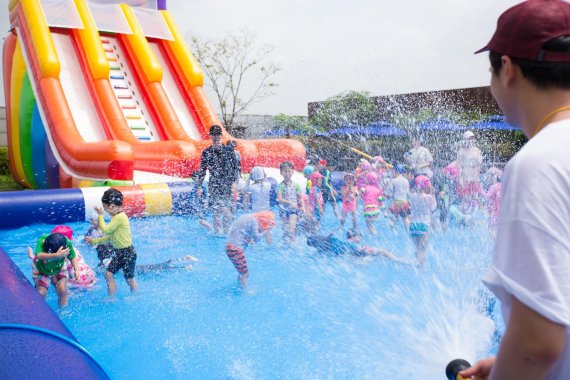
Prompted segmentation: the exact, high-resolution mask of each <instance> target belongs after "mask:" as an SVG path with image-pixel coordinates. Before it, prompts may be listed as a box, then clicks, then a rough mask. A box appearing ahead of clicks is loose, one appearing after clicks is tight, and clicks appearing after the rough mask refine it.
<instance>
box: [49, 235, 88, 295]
mask: <svg viewBox="0 0 570 380" xmlns="http://www.w3.org/2000/svg"><path fill="white" fill-rule="evenodd" d="M51 233H52V234H53V233H58V234H62V235H63V236H65V237H66V238H67V241H68V242H69V246H70V247H71V248H72V249H74V250H75V257H76V260H77V265H76V267H77V270H76V268H75V267H74V266H73V265H72V264H71V262H70V261H69V260H68V259H65V267H66V268H67V272H68V275H69V282H68V285H71V286H75V287H82V288H89V287H91V286H93V284H95V272H94V271H93V269H92V268H91V267H90V266H89V264H87V263H86V262H85V259H83V255H82V254H81V252H80V251H79V249H78V248H77V247H76V246H75V245H74V244H73V230H72V229H71V227H69V226H57V227H55V228H54V229H53V230H52V231H51Z"/></svg>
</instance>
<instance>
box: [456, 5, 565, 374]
mask: <svg viewBox="0 0 570 380" xmlns="http://www.w3.org/2000/svg"><path fill="white" fill-rule="evenodd" d="M569 36H570V3H568V2H566V1H562V0H550V1H545V0H540V1H539V0H531V1H527V2H524V3H522V4H519V5H516V6H514V7H512V8H510V9H509V10H507V11H506V12H505V13H503V14H502V15H501V17H500V18H499V21H498V23H497V30H496V31H495V34H494V35H493V37H492V39H491V41H490V42H489V43H488V44H487V46H485V47H484V48H483V49H481V50H480V51H486V50H488V51H490V53H489V59H490V61H491V92H492V94H493V96H494V97H495V99H496V101H497V103H498V105H499V107H500V108H501V109H502V110H503V112H504V114H505V115H506V117H507V121H508V122H509V123H511V124H512V125H516V126H519V127H520V128H521V129H522V130H523V132H524V133H525V135H526V136H527V137H528V138H529V142H528V143H527V144H526V145H525V146H524V147H523V148H522V149H521V150H520V152H518V153H517V155H516V156H515V157H513V158H512V159H511V161H510V162H509V163H508V165H507V166H506V167H505V171H504V174H503V181H502V184H503V187H502V189H503V193H502V199H501V210H500V213H499V222H498V231H497V237H496V243H495V249H494V254H495V256H494V262H493V266H492V267H491V269H490V270H489V272H488V273H487V274H486V275H485V277H484V279H483V281H484V283H485V284H486V285H487V286H488V287H489V288H490V289H491V290H492V291H493V292H494V293H495V295H496V296H497V297H498V298H499V300H500V301H501V306H502V312H503V317H504V318H505V321H506V330H505V335H504V336H503V339H502V341H501V345H500V348H499V353H498V355H497V357H496V358H487V359H483V360H481V361H479V362H478V363H477V364H475V365H474V366H473V367H472V368H470V369H468V370H465V371H462V372H460V373H459V374H460V375H461V376H463V377H471V376H473V378H475V379H517V380H521V379H570V339H569V338H570V334H569V331H570V328H569V326H570V202H569V196H570V149H568V146H570V53H569V52H570V38H569Z"/></svg>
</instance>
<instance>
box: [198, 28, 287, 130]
mask: <svg viewBox="0 0 570 380" xmlns="http://www.w3.org/2000/svg"><path fill="white" fill-rule="evenodd" d="M187 40H188V43H189V45H190V47H191V49H192V50H193V53H194V55H195V56H196V59H197V60H198V62H199V63H200V65H201V66H202V70H203V71H204V74H205V77H206V85H207V86H209V87H211V88H212V90H213V91H214V93H215V94H216V97H217V100H218V105H219V109H220V113H221V116H222V122H223V124H224V126H225V127H226V128H227V129H228V130H229V131H231V130H232V126H233V124H234V120H235V118H236V117H237V116H238V115H240V114H241V113H243V112H244V111H245V110H246V109H247V108H248V107H249V106H251V105H252V104H254V103H257V102H259V101H261V100H263V99H265V98H267V97H268V96H270V95H273V89H274V88H275V87H277V86H278V85H277V83H275V82H274V81H272V78H273V77H274V75H275V74H276V73H277V72H279V71H280V70H281V69H280V68H279V67H278V66H277V65H275V64H272V63H266V60H267V58H268V57H269V56H270V54H271V52H272V51H273V48H272V47H269V46H258V45H257V44H256V38H255V36H254V35H252V34H250V33H249V32H247V31H240V32H238V33H237V34H230V35H227V36H225V37H223V38H221V39H215V38H206V37H200V36H196V35H190V36H189V37H188V38H187ZM246 84H247V85H246Z"/></svg>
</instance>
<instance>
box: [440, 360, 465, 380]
mask: <svg viewBox="0 0 570 380" xmlns="http://www.w3.org/2000/svg"><path fill="white" fill-rule="evenodd" d="M469 367H471V364H470V363H469V362H468V361H467V360H464V359H454V360H452V361H450V362H449V364H448V365H447V367H445V376H447V379H448V380H467V379H466V378H464V377H462V376H460V375H459V372H461V371H463V370H466V369H467V368H469Z"/></svg>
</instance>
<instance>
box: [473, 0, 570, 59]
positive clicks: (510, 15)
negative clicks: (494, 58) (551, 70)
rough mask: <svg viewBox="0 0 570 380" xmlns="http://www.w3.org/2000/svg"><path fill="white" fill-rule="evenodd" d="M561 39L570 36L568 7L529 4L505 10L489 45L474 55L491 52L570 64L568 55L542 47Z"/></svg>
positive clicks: (551, 2)
mask: <svg viewBox="0 0 570 380" xmlns="http://www.w3.org/2000/svg"><path fill="white" fill-rule="evenodd" d="M562 36H570V3H568V2H566V1H563V0H529V1H525V2H524V3H520V4H518V5H515V6H514V7H512V8H509V9H507V10H506V11H505V12H504V13H503V14H502V15H501V16H500V17H499V20H498V21H497V30H495V34H493V37H492V38H491V41H489V43H488V44H487V45H486V46H485V47H484V48H482V49H480V50H477V51H476V52H475V54H477V53H481V52H484V51H488V50H492V51H494V52H496V53H499V54H502V55H508V56H509V57H511V58H518V59H524V60H528V61H544V62H564V61H570V52H567V51H561V50H563V49H556V48H554V49H547V48H545V47H544V44H545V43H547V42H548V41H550V40H552V39H554V38H557V37H562ZM553 50H556V51H553Z"/></svg>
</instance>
